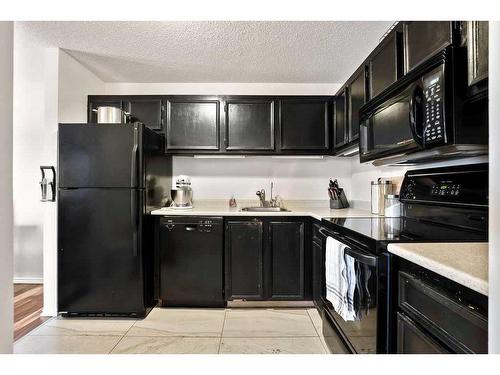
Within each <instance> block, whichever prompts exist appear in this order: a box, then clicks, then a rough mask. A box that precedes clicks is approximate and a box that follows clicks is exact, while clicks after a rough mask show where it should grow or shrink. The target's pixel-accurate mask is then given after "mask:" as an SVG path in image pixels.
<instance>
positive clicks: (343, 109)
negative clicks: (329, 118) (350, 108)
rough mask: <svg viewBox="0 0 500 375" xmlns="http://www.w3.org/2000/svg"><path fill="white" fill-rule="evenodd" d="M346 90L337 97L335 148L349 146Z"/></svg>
mask: <svg viewBox="0 0 500 375" xmlns="http://www.w3.org/2000/svg"><path fill="white" fill-rule="evenodd" d="M346 104H347V103H346V89H345V88H344V89H342V90H341V91H339V92H338V93H337V96H336V97H335V117H334V125H333V126H334V141H335V143H334V148H335V149H338V148H339V147H342V146H344V145H345V144H347V132H346V125H347V122H346V114H347V105H346Z"/></svg>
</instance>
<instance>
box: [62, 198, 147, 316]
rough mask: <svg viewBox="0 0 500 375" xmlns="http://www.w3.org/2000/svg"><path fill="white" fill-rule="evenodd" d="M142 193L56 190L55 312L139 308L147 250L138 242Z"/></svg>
mask: <svg viewBox="0 0 500 375" xmlns="http://www.w3.org/2000/svg"><path fill="white" fill-rule="evenodd" d="M142 195H143V191H141V190H133V189H69V190H65V189H60V190H59V219H58V220H59V221H58V285H59V287H58V293H59V295H58V300H59V311H60V312H69V313H90V314H93V313H108V314H117V313H119V314H133V313H137V314H138V315H140V314H141V312H143V311H144V294H143V285H144V283H143V266H144V259H145V258H146V255H147V254H146V252H148V251H149V249H146V250H144V251H143V249H142V248H141V246H140V244H141V235H140V233H141V227H142V214H141V206H142V202H143V197H142ZM151 257H152V255H151Z"/></svg>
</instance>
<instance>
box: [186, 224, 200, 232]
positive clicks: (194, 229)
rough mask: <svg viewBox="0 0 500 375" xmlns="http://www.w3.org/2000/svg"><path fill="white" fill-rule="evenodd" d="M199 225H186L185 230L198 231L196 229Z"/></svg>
mask: <svg viewBox="0 0 500 375" xmlns="http://www.w3.org/2000/svg"><path fill="white" fill-rule="evenodd" d="M197 227H198V226H197V225H186V226H185V227H184V230H185V231H186V232H195V231H196V229H197Z"/></svg>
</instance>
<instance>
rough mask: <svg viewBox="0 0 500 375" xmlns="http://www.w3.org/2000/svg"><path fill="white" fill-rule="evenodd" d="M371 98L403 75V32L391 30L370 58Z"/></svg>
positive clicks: (397, 29)
mask: <svg viewBox="0 0 500 375" xmlns="http://www.w3.org/2000/svg"><path fill="white" fill-rule="evenodd" d="M368 64H369V71H370V72H369V73H370V74H369V77H370V99H373V98H374V97H376V96H377V95H378V94H380V93H381V92H382V91H384V90H385V89H386V88H387V87H389V86H390V85H391V84H393V83H394V82H396V81H397V80H398V78H400V77H401V76H402V70H403V69H402V65H403V64H402V33H401V32H400V31H399V28H396V29H395V30H393V31H391V32H390V33H389V35H387V36H386V37H385V38H384V40H383V41H382V42H381V43H380V44H379V45H378V47H377V48H376V49H375V50H374V51H373V53H372V54H371V55H370V57H369V58H368Z"/></svg>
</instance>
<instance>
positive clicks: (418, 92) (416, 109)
mask: <svg viewBox="0 0 500 375" xmlns="http://www.w3.org/2000/svg"><path fill="white" fill-rule="evenodd" d="M422 100H423V93H422V89H421V88H420V86H418V85H417V84H415V85H414V87H413V90H412V91H411V95H410V130H411V133H412V136H413V139H414V141H415V143H416V144H417V145H418V146H420V147H423V145H424V142H423V125H422ZM419 127H420V132H421V134H419Z"/></svg>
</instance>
